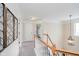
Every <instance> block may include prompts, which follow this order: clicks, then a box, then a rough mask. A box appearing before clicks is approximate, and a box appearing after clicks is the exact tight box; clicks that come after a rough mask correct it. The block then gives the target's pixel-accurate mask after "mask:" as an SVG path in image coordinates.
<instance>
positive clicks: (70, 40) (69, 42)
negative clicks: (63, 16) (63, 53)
mask: <svg viewBox="0 0 79 59" xmlns="http://www.w3.org/2000/svg"><path fill="white" fill-rule="evenodd" d="M71 17H72V15H69V18H70V24H69V25H70V35H69V37H68V44H69V45H71V46H73V45H74V44H73V42H74V39H73V38H72V23H71Z"/></svg>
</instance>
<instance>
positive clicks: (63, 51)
mask: <svg viewBox="0 0 79 59" xmlns="http://www.w3.org/2000/svg"><path fill="white" fill-rule="evenodd" d="M35 38H37V39H38V40H40V41H41V42H42V43H43V44H44V45H46V46H47V47H48V48H50V49H51V52H52V54H53V55H55V56H56V52H61V53H64V54H65V53H67V54H70V55H74V56H79V52H74V51H69V50H65V49H58V48H56V46H54V45H53V46H50V45H49V44H47V43H46V42H45V41H43V40H41V39H39V38H38V37H37V36H35V35H34V39H35ZM51 44H52V43H51Z"/></svg>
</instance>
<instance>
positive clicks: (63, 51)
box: [56, 48, 79, 56]
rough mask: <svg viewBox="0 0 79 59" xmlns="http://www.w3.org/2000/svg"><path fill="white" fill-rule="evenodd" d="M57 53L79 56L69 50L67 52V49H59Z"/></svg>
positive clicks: (78, 53)
mask: <svg viewBox="0 0 79 59" xmlns="http://www.w3.org/2000/svg"><path fill="white" fill-rule="evenodd" d="M56 51H58V52H62V53H67V54H71V55H74V56H79V52H74V51H69V50H65V49H57V48H56Z"/></svg>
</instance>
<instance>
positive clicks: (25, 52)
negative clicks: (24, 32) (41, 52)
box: [19, 41, 36, 56]
mask: <svg viewBox="0 0 79 59" xmlns="http://www.w3.org/2000/svg"><path fill="white" fill-rule="evenodd" d="M19 56H36V54H35V51H34V41H25V42H23V43H22V47H21V48H20V51H19Z"/></svg>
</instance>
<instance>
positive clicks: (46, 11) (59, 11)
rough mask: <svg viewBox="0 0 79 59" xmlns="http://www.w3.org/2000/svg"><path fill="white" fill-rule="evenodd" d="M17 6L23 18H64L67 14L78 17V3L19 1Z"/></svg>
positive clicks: (67, 16) (66, 17) (67, 17)
mask: <svg viewBox="0 0 79 59" xmlns="http://www.w3.org/2000/svg"><path fill="white" fill-rule="evenodd" d="M19 8H20V11H21V14H22V15H23V16H22V17H23V18H24V20H27V19H29V17H30V16H34V17H38V18H39V19H43V20H49V21H52V20H57V21H58V20H66V19H69V14H72V18H79V3H20V4H19Z"/></svg>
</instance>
